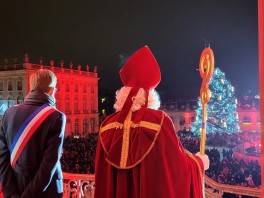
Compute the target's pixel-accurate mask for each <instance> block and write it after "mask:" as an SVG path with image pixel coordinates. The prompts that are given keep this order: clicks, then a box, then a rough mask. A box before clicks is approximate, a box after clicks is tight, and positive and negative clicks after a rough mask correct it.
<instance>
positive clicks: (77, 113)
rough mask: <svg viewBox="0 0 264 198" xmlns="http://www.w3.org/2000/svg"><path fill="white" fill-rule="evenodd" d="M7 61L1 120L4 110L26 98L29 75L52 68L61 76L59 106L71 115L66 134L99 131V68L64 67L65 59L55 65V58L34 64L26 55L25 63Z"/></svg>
mask: <svg viewBox="0 0 264 198" xmlns="http://www.w3.org/2000/svg"><path fill="white" fill-rule="evenodd" d="M5 63H6V64H5V65H3V66H0V119H2V116H3V113H4V111H5V110H6V109H7V108H9V107H11V106H13V105H16V104H19V103H21V102H23V101H24V98H25V97H26V95H27V93H28V92H29V76H30V75H31V73H32V72H34V71H36V70H39V69H42V68H43V69H49V70H52V71H53V72H54V73H55V74H56V76H57V78H58V82H57V89H58V91H57V92H56V107H57V108H58V109H59V110H61V111H62V112H64V113H65V114H66V116H67V123H66V136H67V135H69V134H83V135H85V134H87V133H91V132H98V125H99V118H98V80H99V78H98V76H97V67H96V66H94V68H93V71H92V72H91V71H89V66H88V65H87V66H86V67H85V68H84V69H85V71H84V70H82V68H81V66H80V65H78V66H77V68H78V69H77V70H74V69H73V64H72V63H70V68H69V69H66V68H64V63H63V61H61V62H60V67H56V66H54V61H52V60H51V61H50V65H49V66H46V65H43V64H42V60H40V64H32V63H30V62H29V61H28V56H27V55H26V56H25V61H24V63H22V64H17V63H13V64H8V62H5Z"/></svg>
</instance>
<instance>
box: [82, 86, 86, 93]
mask: <svg viewBox="0 0 264 198" xmlns="http://www.w3.org/2000/svg"><path fill="white" fill-rule="evenodd" d="M86 92H87V87H86V85H84V86H83V93H86Z"/></svg>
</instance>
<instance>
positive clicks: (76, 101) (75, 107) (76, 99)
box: [74, 98, 79, 113]
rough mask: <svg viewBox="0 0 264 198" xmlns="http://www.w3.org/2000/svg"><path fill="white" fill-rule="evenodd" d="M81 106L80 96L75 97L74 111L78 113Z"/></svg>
mask: <svg viewBox="0 0 264 198" xmlns="http://www.w3.org/2000/svg"><path fill="white" fill-rule="evenodd" d="M78 111H79V107H78V98H74V112H75V113H78Z"/></svg>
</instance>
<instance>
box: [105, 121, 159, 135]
mask: <svg viewBox="0 0 264 198" xmlns="http://www.w3.org/2000/svg"><path fill="white" fill-rule="evenodd" d="M123 126H124V125H123V124H121V123H119V122H112V123H110V124H107V125H106V126H104V127H101V129H100V133H103V132H105V131H107V130H109V129H113V128H116V129H122V128H123ZM130 126H131V128H136V127H144V128H148V129H152V130H154V131H159V130H160V127H161V125H160V124H155V123H152V122H146V121H141V122H139V124H135V123H133V121H130Z"/></svg>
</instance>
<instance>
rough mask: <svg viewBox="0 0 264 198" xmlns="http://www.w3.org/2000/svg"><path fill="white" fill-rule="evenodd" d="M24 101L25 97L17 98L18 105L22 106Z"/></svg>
mask: <svg viewBox="0 0 264 198" xmlns="http://www.w3.org/2000/svg"><path fill="white" fill-rule="evenodd" d="M23 101H24V97H23V96H18V97H17V104H21V103H22V102H23Z"/></svg>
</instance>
